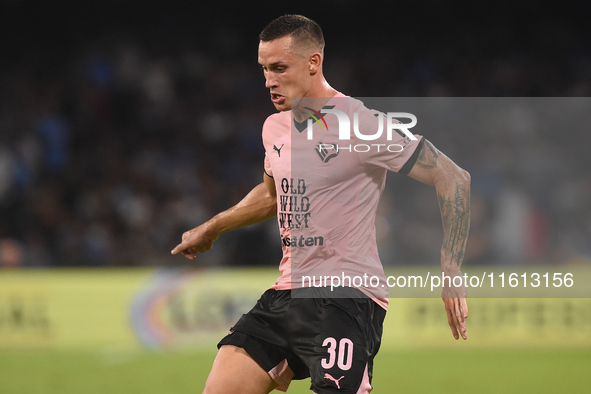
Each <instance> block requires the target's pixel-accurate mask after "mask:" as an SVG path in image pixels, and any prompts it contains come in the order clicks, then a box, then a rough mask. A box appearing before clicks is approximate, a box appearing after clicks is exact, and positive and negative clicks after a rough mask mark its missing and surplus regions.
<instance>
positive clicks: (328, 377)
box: [324, 373, 344, 390]
mask: <svg viewBox="0 0 591 394" xmlns="http://www.w3.org/2000/svg"><path fill="white" fill-rule="evenodd" d="M342 378H344V376H341V377H340V378H338V379H335V378H334V377H333V376H332V375H331V374H329V373H325V374H324V379H328V380H332V381H333V382H334V384H336V385H337V389H339V390H340V389H341V385H340V384H339V382H340V381H341V379H342Z"/></svg>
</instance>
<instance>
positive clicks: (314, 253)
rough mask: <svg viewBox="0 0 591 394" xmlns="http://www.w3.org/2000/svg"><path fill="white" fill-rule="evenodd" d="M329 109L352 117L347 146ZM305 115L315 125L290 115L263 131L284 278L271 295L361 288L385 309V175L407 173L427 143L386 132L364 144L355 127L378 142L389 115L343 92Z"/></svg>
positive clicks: (272, 118)
mask: <svg viewBox="0 0 591 394" xmlns="http://www.w3.org/2000/svg"><path fill="white" fill-rule="evenodd" d="M329 110H338V111H341V113H345V114H348V117H349V119H350V128H351V130H350V133H349V134H350V139H349V140H344V139H342V136H343V135H342V134H340V133H342V131H341V130H340V128H339V126H340V122H339V119H338V116H337V115H336V113H327V112H329ZM304 111H305V112H308V113H310V114H311V115H312V117H311V118H310V119H312V118H315V120H314V121H312V120H310V121H308V120H304V122H302V123H301V124H300V123H297V122H295V121H294V120H293V119H292V112H291V111H285V112H280V113H277V114H273V115H271V116H269V117H268V118H267V120H266V121H265V123H264V125H263V144H264V147H265V172H266V173H267V175H269V176H272V177H273V178H274V180H275V188H276V192H277V222H278V224H279V231H280V235H281V242H282V248H283V258H282V260H281V263H280V266H279V270H280V272H281V276H280V277H279V279H278V280H277V282H276V283H275V284H274V285H273V286H272V288H273V289H277V290H287V289H297V288H303V287H321V286H326V287H331V285H338V286H349V287H356V288H358V289H359V290H361V291H362V292H363V293H365V294H366V295H368V296H370V297H372V298H373V299H374V300H375V301H376V302H377V303H378V304H380V305H381V306H382V307H384V308H385V309H386V308H387V305H388V286H387V283H386V277H385V274H384V270H383V267H382V264H381V262H380V259H379V256H378V248H377V243H376V230H375V216H376V210H377V207H378V202H379V199H380V196H381V194H382V191H383V190H384V186H385V182H386V173H387V171H388V170H390V171H394V172H399V171H400V170H401V169H403V172H408V170H409V169H410V168H411V167H412V165H413V164H414V161H416V156H417V154H416V153H415V151H416V150H417V146H419V144H420V142H421V141H422V138H421V137H420V136H418V135H417V136H415V137H416V140H414V139H411V138H409V137H408V136H407V135H404V134H403V133H398V132H396V131H395V132H393V133H390V135H389V136H388V133H386V131H385V130H386V128H384V132H383V133H382V135H381V137H379V139H376V140H362V139H360V138H359V137H358V136H357V134H356V133H355V132H354V127H355V125H358V130H359V131H360V132H361V133H362V134H363V135H372V134H374V133H376V130H377V128H378V121H383V122H384V124H385V116H384V114H383V113H380V112H378V111H375V110H370V109H367V108H366V107H365V106H364V105H363V103H362V102H361V101H359V100H356V99H353V98H350V97H347V96H344V95H342V94H340V93H339V94H337V95H336V96H334V97H333V98H331V99H330V100H329V101H328V102H327V103H326V104H325V105H324V106H323V108H322V109H319V108H316V109H314V108H307V109H306V110H304ZM325 111H327V112H325ZM355 121H356V122H355ZM413 153H414V155H413ZM417 153H418V151H417Z"/></svg>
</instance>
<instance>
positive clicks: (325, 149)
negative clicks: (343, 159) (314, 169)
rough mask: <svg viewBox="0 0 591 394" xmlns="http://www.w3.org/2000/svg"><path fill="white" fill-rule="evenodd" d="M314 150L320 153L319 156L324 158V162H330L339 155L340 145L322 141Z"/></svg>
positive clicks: (321, 158)
mask: <svg viewBox="0 0 591 394" xmlns="http://www.w3.org/2000/svg"><path fill="white" fill-rule="evenodd" d="M314 150H315V151H316V153H318V157H320V160H322V162H323V163H328V161H329V160H330V159H332V158H335V157H337V156H338V155H339V147H338V145H337V144H325V143H324V142H322V141H320V143H319V144H318V145H316V147H315V148H314Z"/></svg>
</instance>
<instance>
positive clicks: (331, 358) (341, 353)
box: [320, 337, 353, 371]
mask: <svg viewBox="0 0 591 394" xmlns="http://www.w3.org/2000/svg"><path fill="white" fill-rule="evenodd" d="M322 346H328V349H327V351H328V359H326V358H323V359H322V362H321V363H320V365H321V366H322V368H324V369H330V368H332V367H333V366H334V363H335V361H336V362H337V366H338V367H339V368H340V369H341V370H342V371H348V370H349V369H351V365H352V364H353V342H352V341H351V340H350V339H349V338H343V339H341V340H340V341H339V344H338V348H337V340H336V339H334V338H332V337H328V338H326V339H325V340H324V342H322ZM337 353H338V358H337Z"/></svg>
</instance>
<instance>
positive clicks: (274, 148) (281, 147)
mask: <svg viewBox="0 0 591 394" xmlns="http://www.w3.org/2000/svg"><path fill="white" fill-rule="evenodd" d="M283 145H285V144H281V146H280V147H279V148H278V147H276V146H275V145H273V150H275V151H277V156H279V157H281V149H283Z"/></svg>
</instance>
